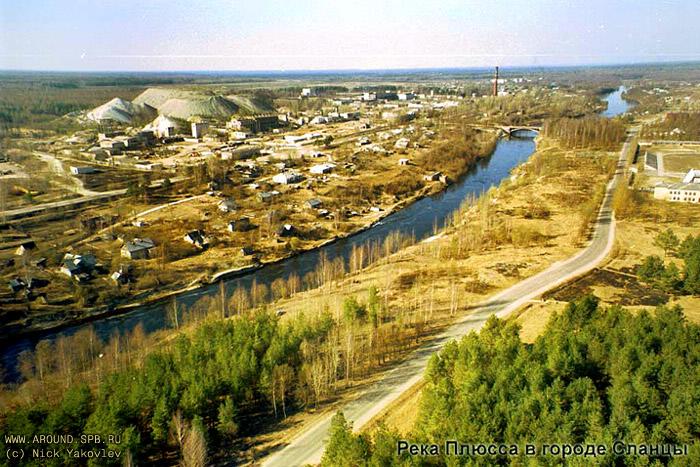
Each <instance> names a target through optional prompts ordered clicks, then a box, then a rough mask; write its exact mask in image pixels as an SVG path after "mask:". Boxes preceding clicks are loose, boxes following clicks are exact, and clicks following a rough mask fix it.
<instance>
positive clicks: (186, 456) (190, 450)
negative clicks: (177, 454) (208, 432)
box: [182, 423, 207, 467]
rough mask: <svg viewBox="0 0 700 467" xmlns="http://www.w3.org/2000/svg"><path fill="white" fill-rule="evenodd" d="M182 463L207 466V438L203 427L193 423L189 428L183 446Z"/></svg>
mask: <svg viewBox="0 0 700 467" xmlns="http://www.w3.org/2000/svg"><path fill="white" fill-rule="evenodd" d="M182 465H183V466H184V467H206V465H207V440H206V439H205V438H204V433H203V432H202V428H201V427H200V426H199V425H198V424H196V423H193V424H192V425H191V427H190V428H189V429H188V430H187V432H186V435H185V441H184V444H183V446H182Z"/></svg>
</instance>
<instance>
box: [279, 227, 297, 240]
mask: <svg viewBox="0 0 700 467" xmlns="http://www.w3.org/2000/svg"><path fill="white" fill-rule="evenodd" d="M296 234H297V229H296V228H295V227H294V226H293V225H292V224H284V225H283V226H282V227H280V229H279V230H278V231H277V235H279V236H280V237H294V236H295V235H296Z"/></svg>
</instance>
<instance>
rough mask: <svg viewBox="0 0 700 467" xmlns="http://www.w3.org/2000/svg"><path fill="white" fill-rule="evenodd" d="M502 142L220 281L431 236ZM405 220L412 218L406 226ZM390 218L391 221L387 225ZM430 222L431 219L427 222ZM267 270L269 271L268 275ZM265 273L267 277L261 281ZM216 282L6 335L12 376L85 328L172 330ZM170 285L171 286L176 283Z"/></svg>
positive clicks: (228, 285) (473, 188)
mask: <svg viewBox="0 0 700 467" xmlns="http://www.w3.org/2000/svg"><path fill="white" fill-rule="evenodd" d="M494 136H495V135H494ZM494 140H495V137H494ZM499 144H500V145H501V146H502V147H503V146H507V145H508V144H509V143H508V142H507V140H499V141H498V143H496V144H495V147H494V150H493V151H492V152H491V153H490V154H483V155H479V156H478V157H476V159H475V160H474V162H473V163H472V164H470V165H469V167H468V168H467V170H466V173H465V174H463V175H462V177H459V179H458V180H456V181H455V183H452V184H450V185H443V184H439V183H433V184H431V185H428V186H426V187H424V188H423V189H422V190H421V191H420V192H419V193H417V194H415V195H414V196H412V197H410V198H408V199H404V200H402V201H399V202H397V203H395V204H394V205H393V206H391V207H390V208H388V209H386V210H384V211H382V212H380V213H377V215H376V217H374V218H373V219H372V220H371V221H369V222H367V223H366V224H365V225H363V226H362V227H361V228H359V229H356V230H354V231H353V232H351V233H349V234H347V235H343V236H337V237H335V238H331V239H326V240H323V241H321V242H319V243H318V244H317V245H315V246H314V247H313V249H310V250H305V251H296V252H292V253H290V254H288V255H286V256H284V257H280V258H275V259H274V260H272V261H269V262H265V263H264V264H261V265H253V266H252V267H251V266H247V267H245V268H243V269H242V270H239V269H227V270H223V271H221V272H223V273H224V274H223V277H221V276H220V278H222V279H223V280H224V281H225V289H226V290H225V294H226V295H227V296H230V295H231V293H232V292H233V290H234V289H235V288H238V287H250V285H251V284H252V283H255V282H256V281H257V283H266V284H268V285H269V284H270V283H271V282H272V281H273V280H274V278H276V277H279V276H282V277H288V276H289V274H291V273H298V274H299V275H302V276H303V274H305V273H308V272H310V271H312V270H313V269H314V267H315V265H316V264H317V263H318V261H319V258H320V255H321V252H323V254H326V255H327V256H328V258H330V259H333V258H335V257H337V256H344V257H345V259H347V258H348V257H349V254H350V251H351V250H352V248H353V247H355V246H357V245H364V244H366V243H368V242H373V241H381V239H382V238H385V237H386V236H388V235H389V234H391V232H393V231H394V230H399V231H402V232H403V233H407V234H410V233H411V232H413V233H415V234H416V235H417V236H419V237H424V236H426V234H427V233H428V232H432V231H433V229H434V228H435V227H439V226H440V225H442V224H443V223H444V222H445V220H446V218H447V215H448V214H449V213H450V212H451V211H452V210H453V209H455V208H456V207H457V206H458V205H459V203H460V202H461V201H462V200H463V198H464V196H465V193H466V192H467V191H468V192H470V193H480V192H482V191H484V189H485V188H487V187H486V186H485V181H478V182H477V183H476V185H473V184H470V183H469V179H470V176H472V175H474V176H479V175H482V169H483V168H488V167H489V165H491V163H492V162H493V161H492V159H493V157H494V155H495V156H497V154H496V153H498V147H499ZM513 144H516V142H515V141H514V143H513ZM533 149H534V147H533ZM526 151H527V150H526ZM530 153H531V151H528V152H527V155H529V154H530ZM523 154H524V153H523ZM521 155H522V154H521ZM519 161H520V159H517V160H513V161H509V162H507V163H508V164H514V163H516V162H519ZM494 167H495V169H496V170H498V171H499V175H497V176H496V177H495V178H494V179H492V177H491V176H490V175H488V174H486V176H487V178H488V179H489V180H488V183H489V185H491V184H493V183H494V182H495V181H500V179H501V178H502V177H503V176H506V170H503V167H500V165H499V164H495V165H494ZM510 167H511V166H510V165H508V167H506V169H507V170H509V169H510ZM470 174H471V175H470ZM455 192H458V194H457V199H455V196H454V193H455ZM442 198H446V199H447V201H448V203H447V206H446V207H445V208H444V209H443V208H439V207H438V206H437V205H438V204H439V203H440V199H442ZM423 202H425V203H427V210H423V209H421V206H423V204H425V203H423ZM421 203H423V204H421ZM417 205H418V206H417ZM406 210H409V212H408V213H407V212H405V211H406ZM425 214H432V217H430V218H426V217H425ZM406 218H413V220H411V221H409V222H406V223H405V221H406ZM387 219H392V220H391V221H387ZM426 219H429V220H428V221H427V222H426ZM416 225H418V231H416V230H415V226H416ZM266 270H267V272H263V271H266ZM251 272H254V274H251ZM261 274H262V276H263V277H262V278H261V277H258V276H260V275H261ZM211 282H212V281H211V280H210V278H207V279H206V280H202V278H200V280H198V281H196V282H194V281H190V282H189V283H187V284H184V285H183V286H182V287H173V288H172V289H171V290H167V291H162V290H161V291H160V292H159V293H156V294H155V295H154V294H152V293H149V295H148V297H147V298H145V299H143V300H137V301H136V302H133V303H128V304H122V305H120V306H119V307H118V308H117V307H114V308H111V309H109V308H107V307H105V308H102V309H100V310H99V311H95V312H94V313H90V314H89V315H87V316H81V317H79V318H77V319H75V320H71V321H70V322H68V321H66V322H61V323H58V324H55V325H53V326H45V325H44V326H43V327H40V328H36V327H35V328H33V329H31V330H30V329H27V328H25V329H21V330H20V329H15V330H13V332H11V333H5V336H8V334H9V337H10V338H9V339H5V340H4V341H3V345H4V346H5V347H6V349H7V350H6V351H5V352H4V353H3V363H4V366H5V368H9V372H10V373H11V372H12V371H13V370H12V369H13V368H15V365H16V358H17V356H18V354H19V352H21V351H23V350H31V349H33V348H34V346H35V345H36V343H37V342H38V341H39V340H42V339H55V338H56V337H58V336H61V335H64V336H66V335H72V334H73V333H75V332H77V330H78V329H80V328H81V327H84V326H94V327H95V329H96V332H97V334H98V335H99V337H101V338H102V339H107V338H109V336H110V335H111V334H112V333H113V332H114V331H115V330H121V332H128V331H129V330H130V329H133V327H135V326H136V325H137V324H139V323H142V324H143V327H144V328H145V330H146V332H153V331H155V330H158V329H161V328H163V327H168V326H170V325H171V324H170V323H169V321H170V319H169V317H168V311H167V307H168V306H169V305H170V304H171V303H172V302H173V300H175V301H176V302H177V304H178V306H181V308H183V309H186V308H187V307H188V306H190V305H191V304H192V303H193V302H194V301H196V300H197V299H199V298H200V297H202V296H204V295H211V294H215V293H219V292H220V289H219V287H217V286H216V285H215V284H212V283H211ZM217 283H218V282H217ZM170 286H171V287H172V285H170Z"/></svg>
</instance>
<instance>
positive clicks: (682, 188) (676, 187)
mask: <svg viewBox="0 0 700 467" xmlns="http://www.w3.org/2000/svg"><path fill="white" fill-rule="evenodd" d="M654 198H656V199H663V200H666V201H674V202H679V203H700V183H673V184H665V183H663V184H660V185H657V186H655V187H654Z"/></svg>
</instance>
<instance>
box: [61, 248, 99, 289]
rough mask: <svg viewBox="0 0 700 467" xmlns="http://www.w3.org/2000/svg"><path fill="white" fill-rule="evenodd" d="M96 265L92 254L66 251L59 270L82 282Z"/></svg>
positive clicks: (95, 259)
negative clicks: (75, 253)
mask: <svg viewBox="0 0 700 467" xmlns="http://www.w3.org/2000/svg"><path fill="white" fill-rule="evenodd" d="M96 265H97V258H95V255H93V254H89V253H88V254H85V255H74V254H72V253H66V254H65V256H63V262H62V265H61V268H60V272H61V273H63V274H65V275H66V276H68V277H73V278H76V279H78V280H79V281H81V282H82V281H84V280H85V279H87V278H89V277H90V275H91V274H92V272H93V270H94V269H95V266H96Z"/></svg>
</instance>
